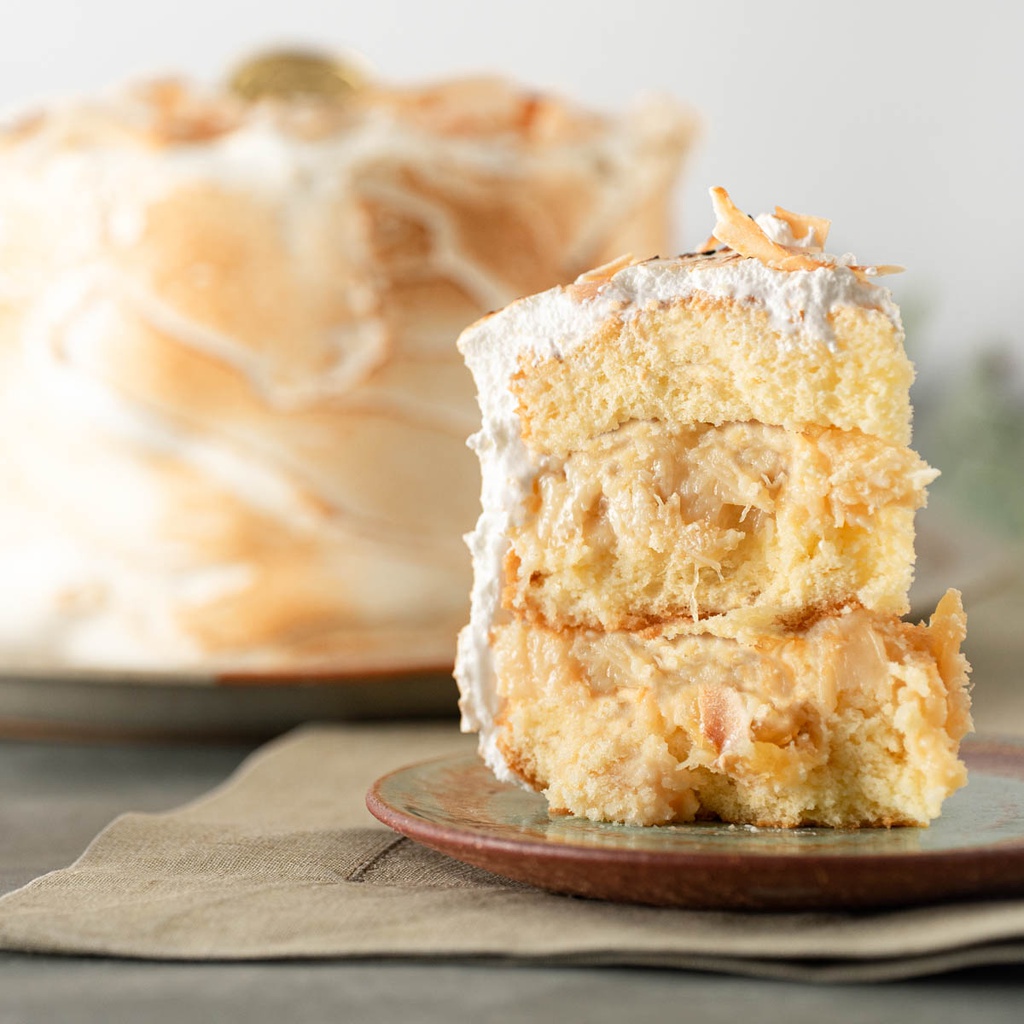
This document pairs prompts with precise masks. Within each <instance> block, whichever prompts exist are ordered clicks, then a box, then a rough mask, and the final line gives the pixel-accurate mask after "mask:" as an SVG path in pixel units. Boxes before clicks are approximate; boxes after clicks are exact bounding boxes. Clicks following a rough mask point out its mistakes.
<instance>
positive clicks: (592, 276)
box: [574, 253, 640, 284]
mask: <svg viewBox="0 0 1024 1024" xmlns="http://www.w3.org/2000/svg"><path fill="white" fill-rule="evenodd" d="M639 262H640V261H639V260H637V259H635V258H634V257H633V254H632V253H625V254H624V255H622V256H617V257H616V258H615V259H613V260H609V261H608V262H607V263H602V264H601V266H599V267H594V269H593V270H588V271H586V272H585V273H582V274H580V276H579V277H577V278H576V281H575V282H574V283H575V284H590V283H591V282H592V281H597V282H599V283H604V282H605V281H610V280H611V279H612V278H613V277H614V276H615V275H616V274H617V273H618V272H619V271H620V270H625V269H626V267H631V266H633V264H634V263H639Z"/></svg>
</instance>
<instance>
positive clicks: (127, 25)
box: [0, 0, 1024, 384]
mask: <svg viewBox="0 0 1024 1024" xmlns="http://www.w3.org/2000/svg"><path fill="white" fill-rule="evenodd" d="M5 6H6V15H7V16H6V17H5V19H4V27H3V31H2V32H0V104H2V105H7V104H10V103H16V102H18V101H20V100H22V99H25V98H29V97H34V96H38V95H41V94H48V93H53V92H62V91H66V90H74V89H81V88H88V89H92V88H98V87H102V86H103V85H106V84H109V83H111V82H114V81H118V80H120V79H123V78H125V77H127V76H134V75H139V74H145V73H149V72H152V71H182V72H187V73H189V74H193V75H197V76H200V77H202V78H205V79H210V80H216V79H217V78H219V77H220V76H221V74H222V73H223V71H224V69H225V67H226V66H228V65H230V64H231V63H232V62H234V61H235V60H236V59H237V58H238V57H239V56H240V55H243V54H246V53H248V52H251V51H252V50H254V49H257V48H261V47H264V46H266V45H268V44H275V43H279V42H292V43H299V44H313V45H317V46H323V47H328V48H332V49H338V50H350V51H357V52H359V53H360V54H362V55H363V56H364V57H365V58H366V60H367V61H368V62H369V64H370V65H371V66H372V67H373V68H375V69H376V70H377V71H378V73H379V74H380V75H382V76H384V77H386V78H389V79H397V80H409V79H423V78H431V77H435V76H442V75H447V74H451V73H457V72H478V71H482V70H483V71H497V72H501V73H504V74H508V75H512V76H515V77H517V78H520V79H522V80H524V81H527V82H530V83H535V84H536V85H538V86H541V87H545V88H551V89H555V90H558V91H561V92H563V93H566V94H568V95H570V96H572V97H576V98H578V99H579V100H581V101H583V102H585V103H587V104H591V105H595V106H598V107H603V108H612V109H618V108H622V107H623V106H625V105H627V103H628V100H629V98H630V97H631V96H633V95H635V94H636V93H638V92H640V91H643V90H658V91H664V92H668V93H671V94H673V95H675V96H678V97H680V98H683V99H685V100H687V101H688V102H690V103H692V105H693V106H694V107H695V108H696V109H697V110H698V111H699V113H700V114H701V115H702V117H703V119H704V123H705V133H704V137H703V141H702V144H701V146H700V149H699V151H698V153H697V155H696V158H695V159H694V160H693V161H692V162H691V165H690V167H689V169H688V173H687V176H686V179H685V181H684V184H683V186H682V187H681V189H680V194H679V201H680V211H681V213H683V214H684V216H682V217H681V218H680V222H679V233H678V245H679V248H680V249H682V248H686V247H687V246H692V245H693V244H695V243H696V242H698V241H699V240H701V239H703V238H704V237H705V236H706V235H707V233H708V230H709V228H710V225H711V223H712V221H711V216H710V209H709V205H708V201H707V198H706V190H707V186H708V185H710V184H724V185H726V186H727V187H728V188H729V189H730V190H731V191H732V193H733V195H734V197H735V198H736V200H737V201H738V203H739V204H740V205H741V206H742V207H743V208H744V209H747V210H750V211H753V212H756V211H759V210H761V209H766V208H770V207H771V206H772V205H774V204H775V203H781V204H782V205H784V206H788V207H789V208H791V209H796V210H801V211H806V212H811V213H819V214H822V215H824V216H828V217H831V218H832V219H833V221H834V227H833V236H832V239H831V242H832V245H831V248H833V249H835V250H838V251H840V252H842V251H846V250H847V249H849V250H852V251H854V252H856V253H857V255H858V256H859V257H860V258H861V259H862V260H865V261H878V262H888V263H900V264H903V265H905V266H906V267H907V268H908V272H907V273H906V274H904V275H903V276H902V277H901V278H898V279H895V280H894V281H893V287H894V290H895V292H896V297H897V299H898V300H899V301H900V302H901V304H902V305H903V306H904V309H905V311H906V312H907V314H908V321H910V323H909V324H908V326H911V327H912V328H913V332H912V334H911V337H910V342H909V343H910V347H911V349H912V352H913V355H914V356H915V357H916V359H917V362H918V364H919V368H920V373H921V379H922V384H926V383H928V382H929V381H930V380H931V379H932V378H939V377H940V376H941V375H943V373H944V371H946V370H948V369H949V368H950V367H951V366H953V367H955V366H957V365H959V364H962V363H963V361H964V360H965V359H968V358H970V356H971V354H972V353H974V352H975V351H977V350H978V349H979V348H980V347H982V346H985V345H987V344H989V343H995V342H1001V343H1003V344H1004V345H1006V346H1008V347H1010V348H1011V349H1013V350H1014V351H1015V352H1016V353H1018V354H1022V353H1024V338H1022V332H1021V330H1020V327H1019V326H1018V321H1019V317H1018V312H1017V309H1018V302H1019V298H1018V292H1019V290H1020V289H1019V286H1018V285H1017V284H1016V281H1015V276H1016V269H1017V267H1016V264H1017V253H1018V248H1019V246H1020V244H1021V240H1022V238H1024V203H1022V202H1021V197H1020V196H1019V195H1018V190H1019V189H1020V187H1021V184H1022V183H1024V143H1022V136H1021V128H1022V124H1021V121H1022V117H1021V103H1022V101H1024V62H1022V60H1021V58H1020V40H1021V39H1022V38H1024V5H1019V4H1012V3H1008V2H998V0H980V2H978V0H975V2H972V3H970V4H960V5H957V6H956V7H955V8H952V7H947V6H946V5H944V4H924V3H916V2H915V3H912V2H898V0H889V2H884V0H866V2H860V3H844V4H836V3H820V2H806V0H792V2H785V0H783V2H774V3H768V2H756V0H746V2H728V0H727V2H721V0H718V2H713V3H709V2H707V0H704V2H691V0H647V2H644V0H634V2H631V3H619V4H611V3H600V2H594V0H591V2H577V0H519V2H517V3H514V4H512V3H509V4H491V3H483V2H480V0H476V2H467V0H432V2H429V3H424V2H415V0H372V2H371V0H360V2H358V3H356V2H348V3H346V2H333V3H332V2H330V0H278V2H268V0H265V2H263V3H253V2H251V0H248V2H243V0H175V2H173V3H171V2H165V3H137V2H132V0H84V2H83V0H31V2H28V3H23V4H18V5H17V8H16V10H15V7H14V5H13V3H9V4H8V5H5ZM954 12H955V13H954Z"/></svg>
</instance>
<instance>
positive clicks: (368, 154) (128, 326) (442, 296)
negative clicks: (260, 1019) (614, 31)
mask: <svg viewBox="0 0 1024 1024" xmlns="http://www.w3.org/2000/svg"><path fill="white" fill-rule="evenodd" d="M691 130H692V125H691V122H690V119H689V116H688V115H687V114H686V113H684V112H683V111H681V110H680V109H678V108H677V107H675V106H674V105H672V104H668V103H663V102H653V101H652V102H651V103H648V104H646V105H643V106H641V107H640V108H639V109H638V111H637V112H636V114H635V116H633V117H630V118H628V119H625V118H624V119H621V120H614V119H609V118H604V117H599V116H596V115H593V114H590V113H587V112H584V111H581V110H578V109H575V108H573V107H572V106H570V105H567V104H566V103H563V102H561V101H559V100H557V99H554V98H551V97H547V96H538V95H535V94H532V93H530V92H527V91H525V90H523V89H520V88H518V87H515V86H513V85H510V84H508V83H506V82H503V81H497V80H491V79H487V80H466V81H451V82H443V83H440V84H437V85H432V86H427V87H423V88H392V87H389V86H385V85H382V84H373V83H362V84H361V85H360V86H359V87H356V88H352V89H347V90H344V91H342V93H341V94H339V95H330V96H326V95H325V96H318V95H309V94H306V95H301V96H288V97H284V96H276V97H275V96H261V97H259V98H256V99H252V98H247V97H245V96H242V95H239V94H238V93H236V92H233V91H231V90H227V89H223V90H221V89H206V88H200V87H198V86H193V85H189V84H186V83H183V82H177V81H164V82H151V83H146V84H142V85H138V86H133V87H128V88H125V89H121V90H118V91H116V92H112V93H111V94H109V95H104V96H98V97H92V98H74V99H70V100H67V101H62V102H54V103H49V104H46V105H43V106H41V107H40V108H38V109H36V110H33V111H30V112H27V113H24V114H22V115H20V116H18V117H16V118H13V119H12V120H10V121H9V122H8V123H7V125H6V126H5V127H4V128H3V130H2V131H0V371H2V373H0V491H2V493H3V501H2V502H0V577H2V578H3V581H4V583H3V586H2V587H0V663H2V664H3V666H4V667H5V668H10V667H12V666H22V665H26V666H35V665H42V666H44V667H50V666H61V665H70V666H78V667H97V668H111V667H130V668H133V669H146V670H153V669H160V670H180V669H189V668H201V669H218V670H233V671H239V670H243V671H246V670H254V671H263V670H273V671H279V670H289V671H290V670H296V669H306V668H314V669H321V668H322V669H325V670H327V671H331V672H336V671H337V672H350V671H361V670H373V669H388V668H396V667H403V666H406V667H421V666H434V665H436V666H444V665H450V664H451V661H452V659H453V657H454V650H455V635H456V632H457V630H458V627H459V625H461V623H462V622H463V621H464V620H465V614H466V594H467V592H468V590H469V565H468V560H467V559H466V557H465V551H464V548H463V547H462V545H461V541H460V535H461V533H462V532H463V531H464V530H465V529H468V528H469V527H470V526H471V525H472V521H473V518H474V516H475V513H476V509H477V492H478V489H479V476H478V473H477V469H476V464H475V460H474V459H473V458H472V456H471V455H470V454H469V453H468V452H466V450H465V446H464V438H465V435H466V433H468V432H469V430H471V429H472V428H473V424H474V423H475V409H474V405H473V388H472V382H471V380H470V378H469V374H468V373H467V372H466V370H465V367H464V365H463V363H462V360H461V359H460V358H459V356H458V353H457V352H456V350H455V338H456V337H457V335H458V333H459V331H460V330H461V329H462V328H463V327H465V325H466V324H468V323H470V322H472V321H473V320H474V319H476V318H477V317H479V316H480V315H482V314H483V313H484V312H485V311H486V310H488V309H493V308H496V307H498V306H502V305H504V304H506V303H508V302H509V301H511V300H512V299H514V298H516V297H517V296H520V295H524V294H528V293H531V292H534V291H536V290H538V289H539V288H546V287H550V286H551V285H553V284H555V283H557V282H559V281H571V280H572V278H573V277H575V275H576V274H577V273H579V272H580V271H581V270H582V269H585V268H586V267H587V266H590V265H593V263H594V262H595V261H598V260H602V259H607V258H609V256H610V255H611V254H615V253H618V252H620V251H622V250H624V249H626V248H632V249H633V250H635V251H641V252H644V253H654V252H657V251H659V249H660V247H662V246H663V245H664V243H665V237H666V231H667V224H668V219H669V218H668V215H667V210H668V203H669V201H670V198H671V189H672V186H673V184H674V180H675V175H676V172H677V169H678V165H679V162H680V159H681V156H682V154H683V152H684V150H685V148H686V146H687V144H688V142H689V139H690V134H691Z"/></svg>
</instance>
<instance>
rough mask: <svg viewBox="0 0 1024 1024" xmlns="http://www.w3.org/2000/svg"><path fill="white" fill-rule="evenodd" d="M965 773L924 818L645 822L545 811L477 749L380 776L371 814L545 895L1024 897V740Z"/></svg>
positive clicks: (852, 900) (821, 900)
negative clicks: (854, 822)
mask: <svg viewBox="0 0 1024 1024" xmlns="http://www.w3.org/2000/svg"><path fill="white" fill-rule="evenodd" d="M964 758H965V760H966V761H967V764H968V767H969V770H970V782H969V784H968V786H967V787H966V788H965V789H963V790H961V791H960V792H959V793H956V794H954V795H953V796H952V797H950V799H949V800H948V801H947V802H946V804H945V805H944V807H943V813H942V817H941V818H940V819H939V820H938V821H936V822H934V823H933V824H932V826H931V827H930V828H926V829H919V828H898V829H860V830H857V831H845V832H842V831H835V830H832V829H818V828H804V829H755V828H750V827H744V826H735V825H723V824H720V823H709V822H701V823H694V824H688V825H667V826H660V827H656V828H641V827H636V826H626V825H609V824H601V823H595V822H590V821H584V820H582V819H577V818H571V817H560V816H559V817H556V816H549V815H548V813H547V805H546V803H545V801H544V799H543V797H541V796H539V795H538V794H536V793H530V792H526V791H524V790H522V789H519V788H518V787H516V786H513V785H507V784H503V783H500V782H498V781H497V780H495V778H494V777H493V776H492V775H491V773H490V772H489V771H488V769H487V768H486V767H485V766H484V765H483V764H482V763H481V762H480V761H479V760H478V759H477V758H476V757H475V756H473V755H462V756H452V757H447V758H442V759H440V760H435V761H427V762H424V763H422V764H417V765H413V766H411V767H408V768H403V769H401V770H399V771H396V772H393V773H391V774H390V775H386V776H384V777H383V778H382V779H380V780H378V781H377V782H376V783H375V784H374V785H373V787H372V788H371V789H370V792H369V793H368V794H367V806H368V807H369V809H370V811H371V812H372V813H373V814H374V815H375V816H376V817H377V818H379V819H380V820H381V821H382V822H384V823H385V824H386V825H389V826H390V827H391V828H393V829H396V830H397V831H399V832H401V833H403V834H405V835H407V836H408V837H410V838H411V839H414V840H416V841H418V842H421V843H424V844H425V845H427V846H431V847H433V848H434V849H436V850H440V851H441V852H442V853H446V854H448V855H450V856H452V857H455V858H457V859H459V860H462V861H465V862H466V863H469V864H474V865H476V866H477V867H481V868H484V869H486V870H488V871H491V872H493V873H495V874H498V875H503V876H505V877H507V878H511V879H515V880H517V881H521V882H527V883H530V884H532V885H536V886H539V887H541V888H543V889H548V890H551V891H553V892H559V893H568V894H572V895H576V896H589V897H594V898H598V899H606V900H616V901H620V902H632V903H646V904H653V905H658V906H679V907H692V908H732V909H750V910H754V909H756V910H808V909H838V908H856V907H864V908H867V907H884V906H898V905H910V904H919V903H926V902H934V901H940V900H952V899H963V898H972V897H998V896H1010V895H1021V894H1024V743H1021V742H1019V741H996V740H974V741H973V742H970V743H968V744H965V746H964Z"/></svg>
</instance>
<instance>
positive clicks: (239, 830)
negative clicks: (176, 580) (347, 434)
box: [0, 724, 1024, 981]
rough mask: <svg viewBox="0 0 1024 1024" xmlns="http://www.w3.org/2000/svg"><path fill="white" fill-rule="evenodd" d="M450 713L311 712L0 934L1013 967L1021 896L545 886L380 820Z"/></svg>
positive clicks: (1022, 957) (27, 897)
mask: <svg viewBox="0 0 1024 1024" xmlns="http://www.w3.org/2000/svg"><path fill="white" fill-rule="evenodd" d="M471 746H472V740H471V739H469V738H468V737H462V736H459V735H458V734H457V733H456V732H455V728H454V726H453V725H446V726H439V725H422V724H419V725H412V726H396V725H387V726H379V725H375V726H353V725H347V726H309V727H304V728H302V729H299V730H297V731H295V732H293V733H290V734H288V735H286V736H284V737H282V738H281V739H278V740H275V741H274V742H272V743H270V744H268V745H267V746H265V747H263V748H262V749H261V750H259V751H257V752H256V753H255V754H253V755H252V756H251V757H250V758H249V759H248V760H247V761H246V762H245V763H244V764H243V765H242V766H241V767H240V768H239V769H238V771H237V772H236V773H235V774H234V775H233V776H232V777H231V778H230V779H229V780H228V781H227V782H226V783H225V784H224V785H222V786H221V787H219V788H217V789H215V790H214V791H213V792H211V793H210V794H208V795H207V796H205V797H203V798H201V799H199V800H198V801H195V802H193V803H190V804H187V805H186V806H184V807H181V808H179V809H177V810H174V811H170V812H168V813H164V814H126V815H123V816H122V817H120V818H118V819H117V820H115V821H114V822H113V823H112V824H111V825H110V826H109V827H108V828H106V829H105V830H104V831H103V832H101V833H100V835H99V836H97V838H96V839H95V840H94V841H93V842H92V844H91V845H90V846H89V848H88V849H87V850H86V851H85V853H84V854H83V855H82V856H81V857H80V858H79V859H78V861H76V862H75V863H74V864H73V865H71V867H69V868H65V869H63V870H60V871H55V872H53V873H51V874H48V875H44V876H43V877H41V878H39V879H36V880H35V881H34V882H31V883H29V884H28V885H26V886H25V887H24V888H22V889H20V890H18V891H16V892H13V893H10V894H9V895H8V896H6V897H4V898H3V899H0V949H4V950H9V951H14V950H21V951H31V952H36V953H59V954H95V955H106V956H120V957H134V958H147V959H173V960H220V961H225V960H267V959H281V958H321V959H322V958H353V957H359V958H367V957H379V958H394V957H403V958H419V959H441V958H445V959H459V960H467V959H474V960H477V959H481V958H486V959H488V960H490V961H495V960H499V961H510V962H530V963H533V964H536V963H550V964H560V965H575V966H580V965H637V966H658V967H662V968H689V969H703V970H712V971H721V972H731V973H736V974H744V975H753V976H763V977H778V978H789V979H809V980H814V981H864V980H887V979H895V978H907V977H912V976H917V975H924V974H930V973H937V972H942V971H948V970H953V969H957V968H962V967H968V966H973V965H980V964H1007V963H1024V900H1016V901H1000V902H978V903H962V904H954V905H944V906H932V907H922V908H915V909H910V910H898V911H887V912H877V913H856V914H854V913H786V914H765V913H738V912H711V911H685V910H678V909H662V908H655V907H640V906H627V905H618V904H612V903H605V902H599V901H593V900H583V899H576V898H571V897H565V896H557V895H552V894H549V893H545V892H541V891H539V890H537V889H533V888H531V887H529V886H525V885H522V884H519V883H515V882H510V881H506V880H503V879H501V878H498V877H495V876H493V875H490V874H488V873H486V872H484V871H481V870H479V869H476V868H472V867H468V866H466V865H463V864H461V863H459V862H457V861H454V860H451V859H449V858H447V857H444V856H443V855H441V854H439V853H435V852H434V851H432V850H429V849H426V848H425V847H421V846H418V845H417V844H415V843H412V842H411V841H409V840H407V839H404V838H402V837H400V836H398V835H397V834H395V833H393V832H391V831H390V830H388V829H386V828H384V827H383V826H381V825H379V824H378V823H377V822H376V821H375V819H373V818H372V817H371V816H370V815H369V813H368V812H367V811H366V810H365V806H364V794H365V791H366V789H367V787H368V786H369V785H370V783H371V782H372V781H373V780H374V779H376V778H377V777H378V776H379V775H381V774H383V773H385V772H387V771H389V770H391V769H393V768H396V767H399V766H401V765H403V764H408V763H411V762H415V761H418V760H420V759H422V758H426V757H433V756H439V755H441V754H445V753H450V752H458V751H463V750H466V749H467V747H471Z"/></svg>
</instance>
